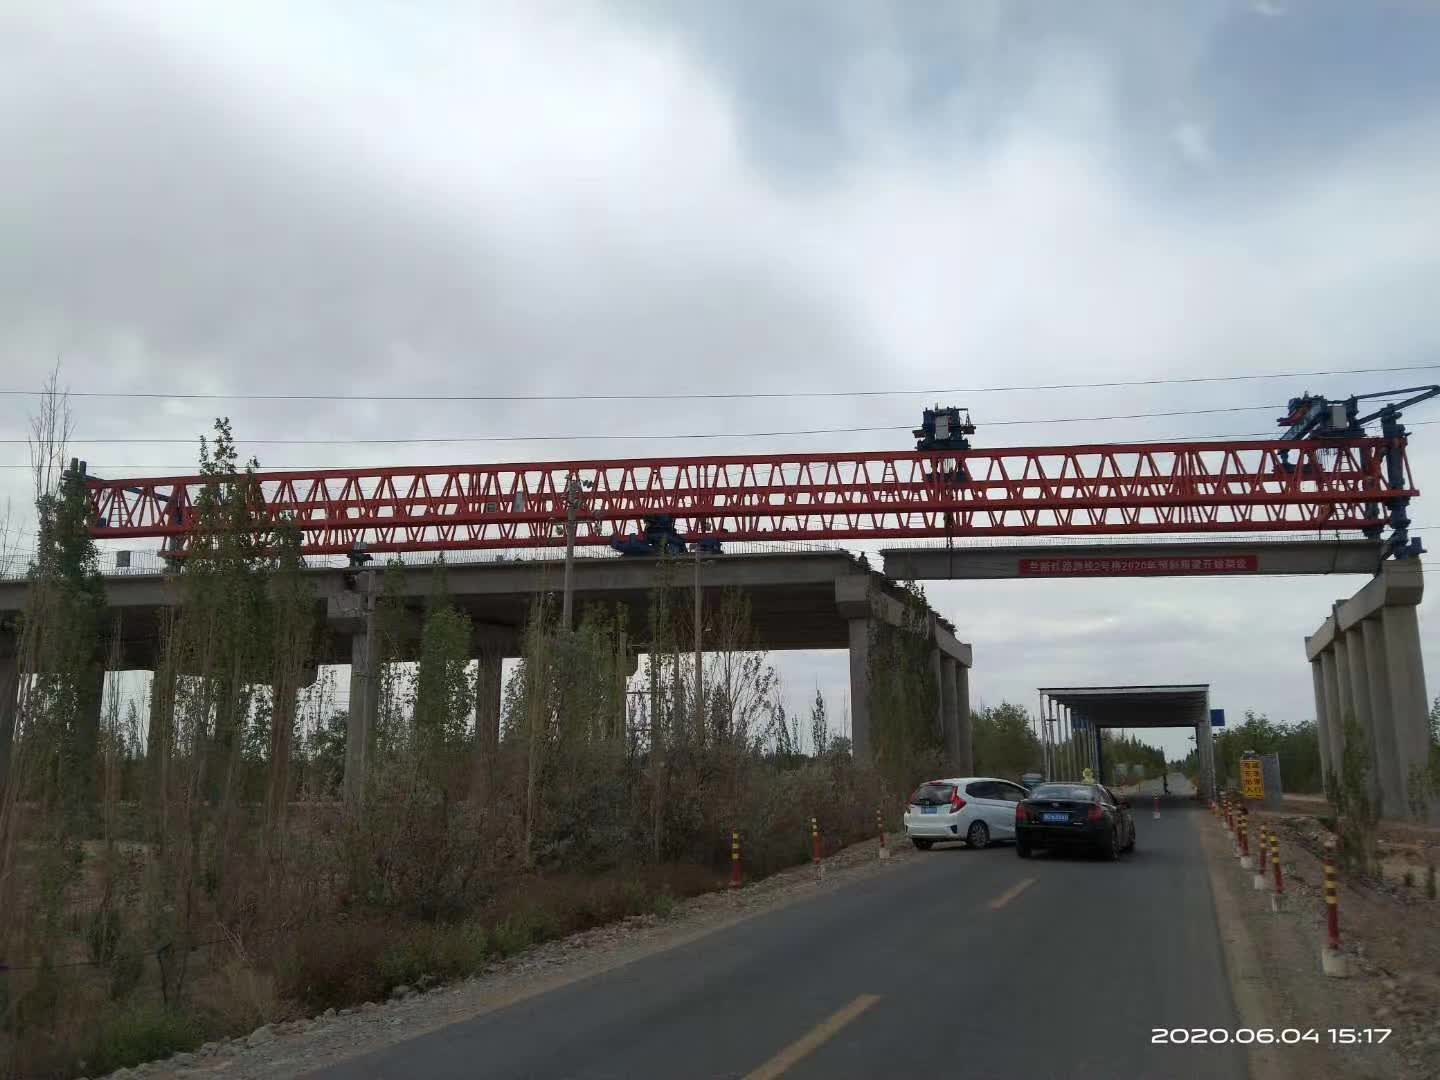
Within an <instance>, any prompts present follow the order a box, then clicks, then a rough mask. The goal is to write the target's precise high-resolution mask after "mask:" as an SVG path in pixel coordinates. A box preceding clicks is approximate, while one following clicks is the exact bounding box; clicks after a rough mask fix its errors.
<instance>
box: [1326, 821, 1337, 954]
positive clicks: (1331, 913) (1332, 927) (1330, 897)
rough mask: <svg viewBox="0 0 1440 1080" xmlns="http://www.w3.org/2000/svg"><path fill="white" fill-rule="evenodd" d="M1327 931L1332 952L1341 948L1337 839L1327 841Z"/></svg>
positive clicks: (1328, 945)
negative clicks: (1337, 881) (1336, 879)
mask: <svg viewBox="0 0 1440 1080" xmlns="http://www.w3.org/2000/svg"><path fill="white" fill-rule="evenodd" d="M1325 933H1326V938H1327V941H1326V946H1327V947H1328V948H1329V949H1330V951H1331V952H1338V951H1339V949H1340V897H1339V895H1338V891H1337V889H1336V886H1335V840H1334V838H1333V837H1332V838H1331V839H1329V840H1327V841H1325Z"/></svg>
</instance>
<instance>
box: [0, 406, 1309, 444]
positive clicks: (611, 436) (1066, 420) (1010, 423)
mask: <svg viewBox="0 0 1440 1080" xmlns="http://www.w3.org/2000/svg"><path fill="white" fill-rule="evenodd" d="M1283 408H1284V406H1283V405H1237V406H1229V407H1225V408H1216V409H1175V410H1171V411H1169V412H1141V413H1117V414H1115V415H1112V416H1055V417H1049V418H1047V419H1035V420H986V421H984V423H983V424H981V426H982V427H987V428H991V427H1023V426H1027V425H1035V424H1088V423H1096V422H1099V421H1106V420H1149V419H1154V418H1156V417H1169V416H1214V415H1218V414H1221V413H1241V412H1272V411H1274V410H1275V409H1283ZM913 428H914V425H913V424H883V425H878V426H873V427H834V428H803V429H799V430H794V431H702V432H685V433H679V434H677V433H671V434H655V433H653V432H610V433H601V434H593V435H457V436H454V437H438V436H413V437H403V438H394V439H383V438H381V439H377V438H364V439H250V438H240V439H237V440H236V442H237V443H238V444H241V445H244V444H247V443H248V444H254V445H259V446H414V445H422V444H449V443H511V442H633V441H645V442H652V441H657V440H659V441H663V440H675V441H679V440H691V439H770V438H780V437H791V436H808V435H855V434H870V433H875V432H883V431H910V430H913ZM29 441H30V440H28V439H0V445H7V446H19V445H26V444H28V443H29ZM197 442H199V438H198V436H197V437H196V438H190V439H176V438H161V439H149V438H139V437H133V436H126V437H123V438H116V439H68V440H67V445H70V446H97V445H104V446H121V445H132V446H140V445H144V446H161V445H183V446H193V445H195V444H196V443H197Z"/></svg>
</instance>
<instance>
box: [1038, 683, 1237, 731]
mask: <svg viewBox="0 0 1440 1080" xmlns="http://www.w3.org/2000/svg"><path fill="white" fill-rule="evenodd" d="M1040 693H1041V694H1042V695H1044V696H1045V697H1047V698H1049V699H1050V700H1051V701H1052V702H1054V703H1055V704H1056V705H1063V706H1065V707H1066V708H1068V709H1069V710H1070V712H1071V716H1072V717H1073V718H1074V719H1075V720H1076V721H1078V722H1081V723H1083V724H1084V725H1085V726H1089V725H1091V724H1093V725H1095V726H1096V727H1102V728H1114V727H1123V728H1154V727H1193V726H1194V725H1196V724H1200V723H1203V722H1206V721H1208V720H1209V719H1210V685H1209V684H1208V683H1194V684H1188V685H1169V686H1065V687H1044V686H1042V687H1040Z"/></svg>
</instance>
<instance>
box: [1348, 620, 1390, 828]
mask: <svg viewBox="0 0 1440 1080" xmlns="http://www.w3.org/2000/svg"><path fill="white" fill-rule="evenodd" d="M1345 658H1346V660H1347V661H1348V663H1349V665H1350V708H1351V711H1352V712H1353V713H1354V715H1355V722H1356V723H1357V724H1359V725H1360V730H1361V731H1362V732H1363V733H1364V738H1365V752H1366V753H1367V754H1368V755H1369V757H1370V781H1369V788H1370V802H1371V805H1372V806H1376V807H1379V808H1380V813H1381V815H1382V816H1384V817H1389V816H1392V812H1391V811H1389V810H1387V809H1386V808H1385V806H1384V803H1385V801H1386V792H1385V790H1384V788H1383V786H1382V785H1381V783H1380V747H1379V745H1378V740H1377V737H1376V736H1377V732H1376V727H1377V724H1376V722H1375V715H1374V713H1373V711H1372V710H1371V703H1370V674H1369V661H1368V658H1367V656H1366V652H1365V637H1364V632H1363V630H1362V629H1361V627H1360V626H1353V627H1351V628H1350V629H1349V630H1348V631H1347V632H1346V633H1345ZM1391 792H1393V793H1394V794H1398V793H1399V792H1400V789H1399V788H1392V789H1391ZM1394 794H1392V795H1391V796H1390V798H1391V799H1393V798H1394ZM1402 812H1403V811H1402Z"/></svg>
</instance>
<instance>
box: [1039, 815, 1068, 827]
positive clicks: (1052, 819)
mask: <svg viewBox="0 0 1440 1080" xmlns="http://www.w3.org/2000/svg"><path fill="white" fill-rule="evenodd" d="M1040 820H1041V821H1043V822H1045V824H1047V825H1069V824H1070V815H1069V814H1041V815H1040Z"/></svg>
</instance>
